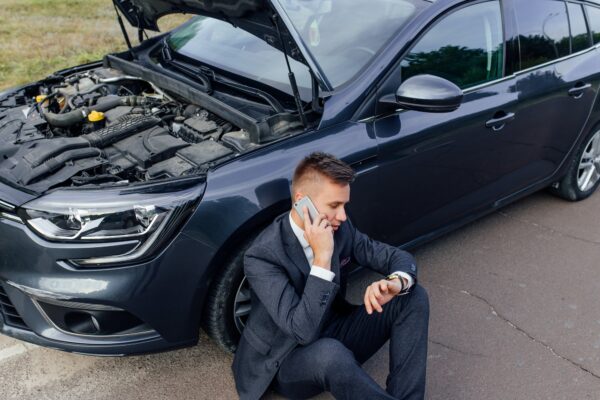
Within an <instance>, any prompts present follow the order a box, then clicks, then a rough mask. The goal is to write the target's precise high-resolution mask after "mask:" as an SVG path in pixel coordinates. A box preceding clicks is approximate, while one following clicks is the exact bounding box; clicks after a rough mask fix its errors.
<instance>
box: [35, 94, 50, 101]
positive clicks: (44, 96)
mask: <svg viewBox="0 0 600 400" xmlns="http://www.w3.org/2000/svg"><path fill="white" fill-rule="evenodd" d="M46 97H48V96H46V95H45V94H38V95H37V96H35V102H36V103H41V102H42V101H44V100H46Z"/></svg>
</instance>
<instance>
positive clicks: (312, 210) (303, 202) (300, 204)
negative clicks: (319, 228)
mask: <svg viewBox="0 0 600 400" xmlns="http://www.w3.org/2000/svg"><path fill="white" fill-rule="evenodd" d="M304 206H306V207H307V208H308V215H310V220H311V221H310V222H312V221H314V220H315V219H316V218H317V217H318V216H319V212H318V211H317V208H316V207H315V205H314V204H313V202H312V200H311V199H310V197H308V196H304V197H303V198H301V199H300V200H298V201H297V202H295V203H294V209H295V210H296V212H297V213H298V215H299V216H300V218H302V221H304V211H303V210H302V208H304Z"/></svg>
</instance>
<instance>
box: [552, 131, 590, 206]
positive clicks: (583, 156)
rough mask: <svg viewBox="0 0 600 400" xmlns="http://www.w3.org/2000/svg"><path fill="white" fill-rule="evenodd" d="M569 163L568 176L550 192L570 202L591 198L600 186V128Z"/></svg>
mask: <svg viewBox="0 0 600 400" xmlns="http://www.w3.org/2000/svg"><path fill="white" fill-rule="evenodd" d="M569 163H570V164H569V169H568V170H567V173H566V175H565V176H564V177H563V178H562V179H561V180H560V181H558V182H556V183H555V184H553V185H552V187H551V188H550V192H551V193H553V194H555V195H557V196H559V197H562V198H563V199H566V200H569V201H580V200H583V199H586V198H588V197H590V196H591V195H592V194H593V193H594V192H595V191H596V189H597V188H598V185H600V128H596V129H594V130H593V131H592V132H591V133H590V134H589V135H588V136H587V137H586V138H585V140H584V141H583V142H582V144H581V145H580V147H579V148H578V149H577V152H575V154H574V156H573V158H572V159H571V160H570V161H569ZM587 174H589V180H588V175H587Z"/></svg>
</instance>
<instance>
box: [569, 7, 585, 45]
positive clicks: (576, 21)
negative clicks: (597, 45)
mask: <svg viewBox="0 0 600 400" xmlns="http://www.w3.org/2000/svg"><path fill="white" fill-rule="evenodd" d="M567 7H568V9H569V21H570V23H571V52H572V53H575V52H578V51H581V50H585V49H587V48H588V47H590V45H591V41H590V35H589V32H588V29H587V25H586V23H585V17H584V15H583V7H582V5H581V4H574V3H567Z"/></svg>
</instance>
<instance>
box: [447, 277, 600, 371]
mask: <svg viewBox="0 0 600 400" xmlns="http://www.w3.org/2000/svg"><path fill="white" fill-rule="evenodd" d="M436 286H438V287H440V288H442V289H446V290H451V291H455V292H456V291H458V292H459V293H462V294H465V295H467V296H469V297H472V298H474V299H476V300H479V301H480V302H482V303H484V304H485V305H487V306H488V307H489V309H490V311H491V312H492V315H494V316H495V317H497V318H499V319H500V320H502V321H504V323H506V324H507V325H508V326H510V327H511V328H513V329H514V330H516V331H517V332H519V333H520V334H522V335H523V336H525V337H526V338H528V339H529V340H531V341H532V342H534V343H536V344H539V345H541V346H544V348H545V349H546V350H548V351H549V352H550V353H551V354H552V355H553V356H554V357H556V358H559V359H561V360H563V361H566V362H568V363H569V364H571V365H573V366H574V367H576V368H578V369H580V370H581V371H583V372H585V373H587V374H589V375H591V376H593V377H594V378H597V379H600V375H598V374H596V373H594V372H593V371H591V370H589V369H588V368H586V367H585V366H583V365H581V364H579V363H577V362H575V361H573V360H571V359H570V358H568V357H565V356H563V355H561V354H559V353H558V352H557V351H556V350H554V348H552V346H550V345H549V344H548V343H546V342H544V341H543V340H540V339H538V338H536V337H535V336H533V335H532V334H530V333H529V332H527V331H526V330H525V329H523V328H521V327H520V326H518V325H517V324H516V323H514V322H512V321H511V320H510V319H508V318H507V317H505V316H504V315H502V314H501V313H499V312H498V310H496V307H494V305H493V304H492V303H490V302H489V300H487V299H486V298H484V297H481V296H479V295H476V294H473V293H471V292H469V291H466V290H457V289H454V288H452V287H450V286H446V285H440V284H436Z"/></svg>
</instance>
